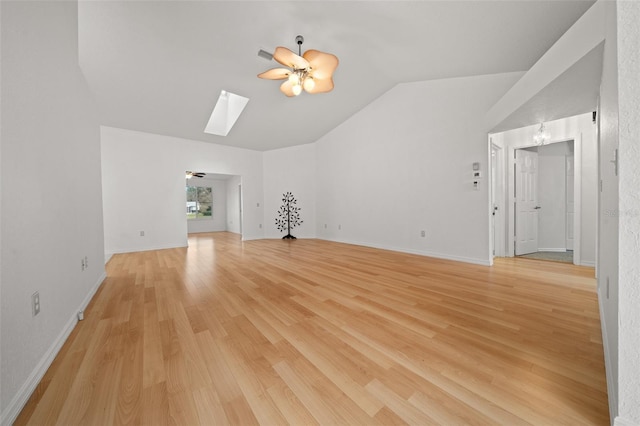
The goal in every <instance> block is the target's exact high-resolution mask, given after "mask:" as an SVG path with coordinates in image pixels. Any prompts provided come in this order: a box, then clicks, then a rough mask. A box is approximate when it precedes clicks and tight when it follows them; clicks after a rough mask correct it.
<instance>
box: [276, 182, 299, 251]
mask: <svg viewBox="0 0 640 426" xmlns="http://www.w3.org/2000/svg"><path fill="white" fill-rule="evenodd" d="M282 203H283V204H282V205H281V206H280V208H279V209H278V217H277V218H276V226H277V227H278V230H279V231H280V232H283V231H287V235H285V236H284V237H282V239H283V240H295V239H296V237H294V236H293V235H291V229H292V228H295V227H296V226H298V225H300V224H301V223H302V220H300V207H298V206H296V205H295V204H296V203H297V200H296V199H295V197H294V196H293V194H292V193H291V192H287V193H285V194H283V195H282Z"/></svg>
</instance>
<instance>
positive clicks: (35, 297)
mask: <svg viewBox="0 0 640 426" xmlns="http://www.w3.org/2000/svg"><path fill="white" fill-rule="evenodd" d="M31 309H32V312H33V316H34V317H35V316H36V315H38V314H39V313H40V293H38V292H37V291H36V292H35V293H33V294H32V295H31Z"/></svg>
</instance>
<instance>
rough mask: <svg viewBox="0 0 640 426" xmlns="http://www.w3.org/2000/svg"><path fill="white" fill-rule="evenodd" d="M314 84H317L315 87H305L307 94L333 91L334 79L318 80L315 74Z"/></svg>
mask: <svg viewBox="0 0 640 426" xmlns="http://www.w3.org/2000/svg"><path fill="white" fill-rule="evenodd" d="M313 82H314V83H315V84H314V85H313V87H309V88H307V87H305V89H304V90H305V91H306V92H307V93H327V92H330V91H332V90H333V79H332V78H331V77H329V78H324V79H320V78H316V77H315V74H314V76H313Z"/></svg>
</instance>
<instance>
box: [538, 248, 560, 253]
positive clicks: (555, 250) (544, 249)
mask: <svg viewBox="0 0 640 426" xmlns="http://www.w3.org/2000/svg"><path fill="white" fill-rule="evenodd" d="M538 251H550V252H553V253H566V252H567V249H566V248H564V247H562V248H542V247H540V248H538Z"/></svg>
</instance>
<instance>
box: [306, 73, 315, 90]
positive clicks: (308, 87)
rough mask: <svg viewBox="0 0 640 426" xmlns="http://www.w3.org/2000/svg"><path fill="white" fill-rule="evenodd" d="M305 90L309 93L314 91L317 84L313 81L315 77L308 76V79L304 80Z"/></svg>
mask: <svg viewBox="0 0 640 426" xmlns="http://www.w3.org/2000/svg"><path fill="white" fill-rule="evenodd" d="M303 86H304V90H306V91H307V92H309V91H311V90H313V88H314V87H316V82H315V81H313V77H311V76H308V77H307V78H305V79H304V83H303Z"/></svg>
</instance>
